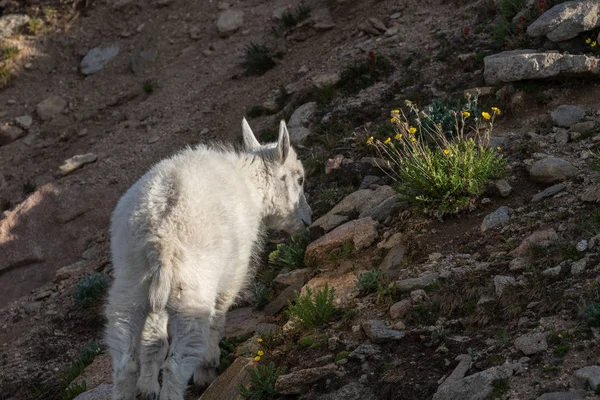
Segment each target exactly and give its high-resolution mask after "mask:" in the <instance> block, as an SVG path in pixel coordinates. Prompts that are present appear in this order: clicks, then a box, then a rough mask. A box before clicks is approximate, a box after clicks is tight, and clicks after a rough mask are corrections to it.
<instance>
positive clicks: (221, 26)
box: [217, 8, 244, 36]
mask: <svg viewBox="0 0 600 400" xmlns="http://www.w3.org/2000/svg"><path fill="white" fill-rule="evenodd" d="M243 24H244V12H243V11H242V10H236V9H233V8H230V9H228V10H225V11H223V12H222V13H221V14H220V15H219V19H218V20H217V30H218V31H219V33H220V34H221V36H229V35H231V34H232V33H234V32H235V31H237V30H238V29H239V28H240V27H241V26H242V25H243Z"/></svg>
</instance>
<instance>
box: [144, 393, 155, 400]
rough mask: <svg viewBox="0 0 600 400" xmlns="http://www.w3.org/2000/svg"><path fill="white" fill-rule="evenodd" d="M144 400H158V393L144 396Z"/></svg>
mask: <svg viewBox="0 0 600 400" xmlns="http://www.w3.org/2000/svg"><path fill="white" fill-rule="evenodd" d="M146 400H158V393H150V394H147V395H146Z"/></svg>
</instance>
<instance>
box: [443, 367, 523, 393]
mask: <svg viewBox="0 0 600 400" xmlns="http://www.w3.org/2000/svg"><path fill="white" fill-rule="evenodd" d="M520 368H521V365H520V364H505V365H502V366H499V367H493V368H490V369H486V370H485V371H481V372H478V373H476V374H473V375H469V376H467V377H466V378H463V379H460V380H458V381H454V382H451V383H449V384H447V385H442V386H440V387H439V388H438V391H437V392H436V393H435V394H434V395H433V400H458V399H460V400H484V399H486V398H488V396H489V395H490V394H491V393H492V390H493V387H492V383H493V382H494V381H495V380H497V379H505V378H509V377H511V376H512V375H513V373H514V372H515V371H517V370H519V369H520Z"/></svg>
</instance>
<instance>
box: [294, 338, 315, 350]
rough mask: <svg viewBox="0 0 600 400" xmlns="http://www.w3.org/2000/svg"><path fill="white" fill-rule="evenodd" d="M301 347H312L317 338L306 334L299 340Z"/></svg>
mask: <svg viewBox="0 0 600 400" xmlns="http://www.w3.org/2000/svg"><path fill="white" fill-rule="evenodd" d="M298 344H299V345H300V347H311V346H313V345H314V344H315V338H314V337H312V336H304V337H303V338H300V340H299V341H298Z"/></svg>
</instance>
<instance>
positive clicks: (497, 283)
mask: <svg viewBox="0 0 600 400" xmlns="http://www.w3.org/2000/svg"><path fill="white" fill-rule="evenodd" d="M516 283H517V281H516V280H515V278H513V277H512V276H503V275H496V276H494V289H495V291H496V296H498V297H500V296H502V292H504V289H506V288H507V287H508V286H513V285H515V284H516Z"/></svg>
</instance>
